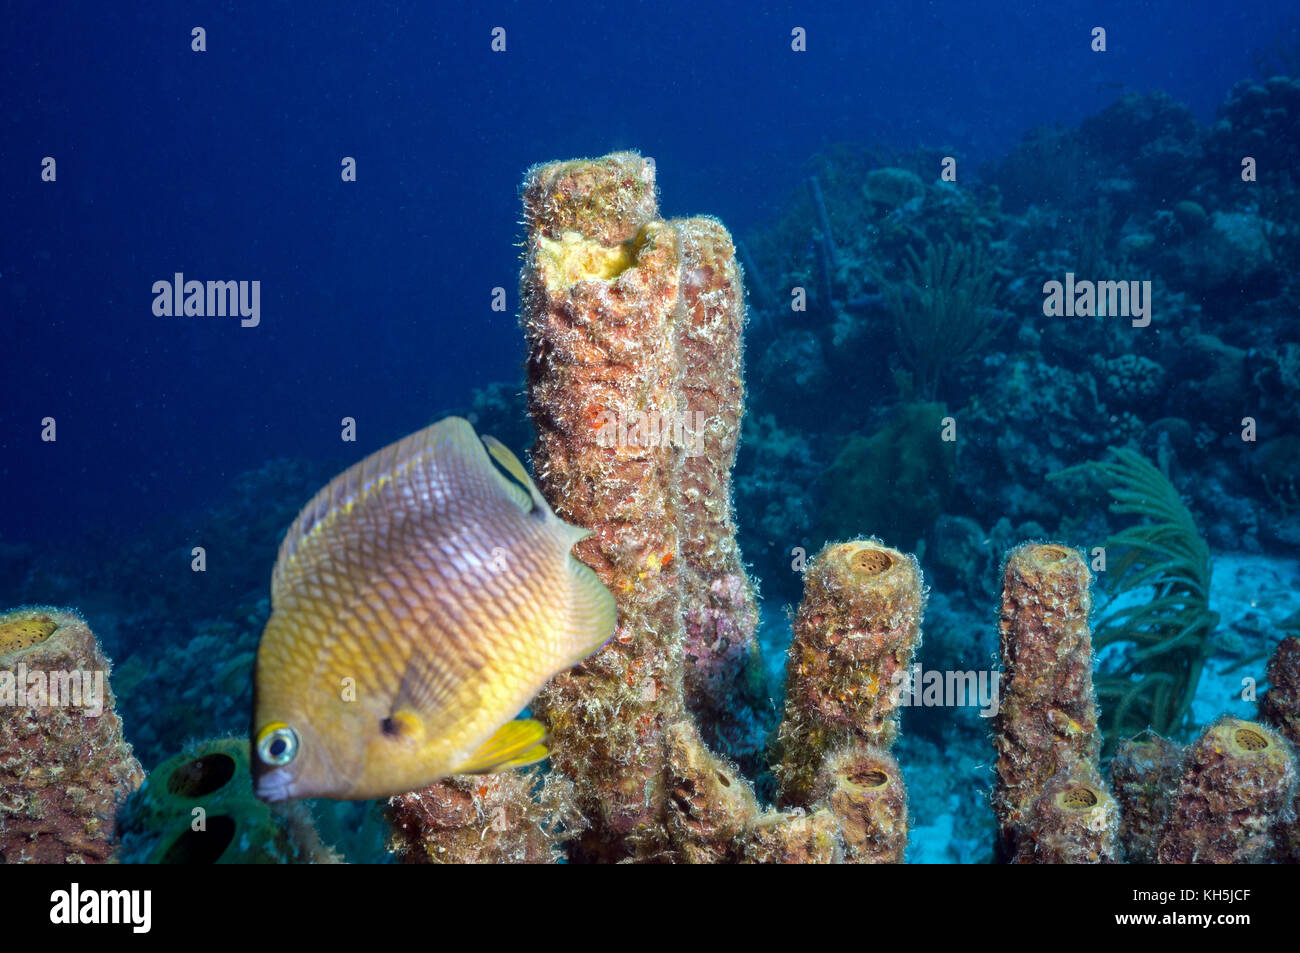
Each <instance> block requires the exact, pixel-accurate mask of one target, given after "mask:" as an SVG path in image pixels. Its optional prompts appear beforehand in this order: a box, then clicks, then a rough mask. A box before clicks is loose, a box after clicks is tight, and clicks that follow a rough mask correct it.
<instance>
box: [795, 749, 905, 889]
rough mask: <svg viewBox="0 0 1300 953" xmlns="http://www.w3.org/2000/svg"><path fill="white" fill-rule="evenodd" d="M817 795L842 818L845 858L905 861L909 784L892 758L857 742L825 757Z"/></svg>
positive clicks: (866, 861)
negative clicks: (905, 782)
mask: <svg viewBox="0 0 1300 953" xmlns="http://www.w3.org/2000/svg"><path fill="white" fill-rule="evenodd" d="M813 798H814V799H815V800H816V801H817V802H818V803H822V804H825V805H826V806H827V807H828V808H829V809H830V811H831V813H832V814H834V815H835V817H836V818H837V819H838V820H839V825H840V838H841V839H842V841H843V843H844V860H845V861H846V862H847V863H851V864H901V863H902V862H903V853H904V851H906V849H907V788H906V787H905V786H904V784H903V775H902V772H900V771H899V769H898V762H897V761H895V760H894V758H893V756H892V755H890V754H889V753H888V752H886V751H882V750H880V749H879V748H871V747H867V746H866V745H859V744H854V745H850V746H848V747H847V748H844V749H843V750H841V751H837V752H836V753H834V754H832V755H831V756H830V757H829V758H827V759H826V761H825V763H824V764H823V765H822V770H821V773H820V774H819V775H818V776H817V782H816V784H815V785H814V788H813Z"/></svg>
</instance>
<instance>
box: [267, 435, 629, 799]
mask: <svg viewBox="0 0 1300 953" xmlns="http://www.w3.org/2000/svg"><path fill="white" fill-rule="evenodd" d="M489 454H490V456H489ZM493 459H495V461H496V462H497V463H498V464H499V465H500V467H501V469H497V468H496V467H494V466H493V463H492V460H493ZM587 535H589V534H588V532H587V531H586V530H584V529H582V528H580V527H577V526H572V525H570V524H568V523H565V522H564V521H562V520H561V519H559V518H558V517H557V516H556V515H555V514H554V513H553V512H552V511H551V508H550V506H549V505H548V504H547V502H546V500H545V499H543V498H542V496H541V494H540V493H538V491H537V488H536V487H535V486H533V482H532V480H531V479H530V478H529V476H528V474H527V472H526V471H525V470H524V468H523V466H522V465H521V464H520V462H519V461H518V459H516V458H515V456H514V455H513V454H511V453H510V451H509V450H507V449H506V448H505V447H504V446H502V445H501V444H500V443H498V442H497V441H495V440H492V438H490V437H489V438H485V439H484V440H482V441H480V440H479V438H478V435H477V434H475V433H474V428H473V427H471V426H470V424H469V422H468V421H465V420H462V419H460V418H459V417H449V418H447V419H446V420H442V421H440V422H438V423H436V424H434V425H433V426H431V427H427V428H426V429H424V430H422V431H420V432H418V433H415V434H412V435H411V436H409V437H407V438H405V439H404V440H401V441H399V442H398V443H395V444H393V445H392V446H389V447H386V448H385V449H383V450H380V451H379V452H377V453H374V454H372V455H371V456H369V457H367V458H366V459H365V460H363V461H361V462H360V463H358V464H357V465H356V466H354V467H352V468H351V469H349V470H347V471H346V472H345V473H343V474H342V475H341V476H338V477H336V478H335V479H334V480H333V481H331V482H330V484H329V485H328V486H327V487H325V489H323V490H321V491H320V492H319V493H318V494H317V495H316V497H315V498H314V499H313V500H312V501H311V502H310V503H308V504H307V506H306V508H305V509H304V510H303V512H302V513H301V514H300V515H299V517H298V519H297V520H296V521H295V522H294V524H293V525H292V526H291V527H290V528H289V530H288V532H287V533H286V534H285V539H284V543H283V544H282V545H281V547H280V555H279V558H278V560H277V561H276V564H275V570H274V572H273V574H272V577H271V604H272V611H271V618H270V619H269V620H268V621H267V624H266V631H265V632H264V633H263V635H262V641H261V644H260V645H259V647H258V653H257V679H256V700H255V708H256V711H255V713H254V732H255V734H254V739H253V745H254V751H255V754H256V760H255V764H254V770H255V773H256V777H257V792H258V794H259V795H260V796H262V797H264V798H266V799H268V800H272V801H278V800H283V799H286V798H291V797H322V796H324V797H335V798H353V799H357V798H372V797H384V796H389V795H394V794H401V793H404V792H407V791H412V790H415V789H417V788H421V787H424V786H426V785H428V784H430V783H432V782H433V781H436V780H438V779H440V778H443V777H446V776H447V775H449V774H453V773H459V772H481V771H492V770H498V769H502V768H507V767H512V766H517V765H526V764H531V763H534V762H536V761H539V760H541V759H542V758H544V757H545V756H546V753H547V749H546V746H545V745H544V744H543V743H542V742H543V740H544V737H545V729H544V728H543V727H542V726H541V725H540V724H539V723H538V722H536V721H533V720H531V719H522V720H518V721H510V719H511V718H513V717H514V716H515V715H517V714H518V713H519V711H520V710H521V709H522V708H523V707H524V706H525V705H527V704H528V702H529V701H530V700H531V699H532V697H533V696H534V695H535V694H536V693H537V691H538V689H540V688H541V687H542V685H543V684H545V683H546V680H547V679H549V678H550V677H551V676H552V675H554V674H555V673H556V672H558V671H561V670H562V669H565V668H568V667H569V666H571V665H573V664H575V663H576V662H578V661H580V660H581V659H583V658H585V657H586V656H587V655H589V654H591V652H593V651H595V650H596V649H597V648H599V647H600V646H601V645H602V644H603V643H604V642H605V641H606V640H607V639H608V638H609V637H610V635H611V634H612V633H613V631H614V612H615V606H614V600H613V598H612V597H611V596H610V593H609V591H608V590H607V589H606V588H605V587H604V586H603V585H601V583H600V580H598V579H597V578H596V576H595V574H593V573H592V571H591V570H590V569H589V568H588V567H587V566H585V565H583V564H582V563H580V562H578V561H577V560H576V559H574V558H573V555H572V554H571V553H570V549H571V547H572V546H573V544H574V543H576V542H578V541H580V540H582V539H583V538H584V537H586V536H587Z"/></svg>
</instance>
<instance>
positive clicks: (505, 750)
mask: <svg viewBox="0 0 1300 953" xmlns="http://www.w3.org/2000/svg"><path fill="white" fill-rule="evenodd" d="M545 742H546V726H545V725H543V724H542V723H541V722H540V721H536V720H534V719H532V718H519V719H516V720H515V721H507V722H506V723H505V724H504V725H502V726H501V727H500V728H498V729H497V730H496V733H495V734H494V735H492V737H491V738H489V739H488V740H487V741H485V742H484V743H483V745H482V747H480V748H479V749H478V750H477V751H475V752H474V753H473V754H472V755H470V757H469V760H468V761H466V762H465V763H464V764H461V765H457V766H456V770H455V772H454V773H455V774H490V773H492V772H494V771H505V770H507V769H508V768H522V767H525V766H527V765H530V764H536V763H537V762H539V761H542V760H544V759H545V758H546V756H547V755H548V754H549V753H550V752H549V751H548V750H547V748H546V744H545Z"/></svg>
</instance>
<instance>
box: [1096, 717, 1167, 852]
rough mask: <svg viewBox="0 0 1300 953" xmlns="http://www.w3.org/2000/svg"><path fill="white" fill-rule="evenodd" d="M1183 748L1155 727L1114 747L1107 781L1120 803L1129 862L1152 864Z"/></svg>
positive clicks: (1124, 847)
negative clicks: (1156, 731) (1108, 780)
mask: <svg viewBox="0 0 1300 953" xmlns="http://www.w3.org/2000/svg"><path fill="white" fill-rule="evenodd" d="M1182 761H1183V751H1182V749H1181V748H1180V747H1179V746H1178V745H1176V744H1174V743H1173V742H1172V741H1170V740H1169V739H1167V738H1162V737H1161V736H1160V735H1158V734H1156V733H1155V732H1154V731H1149V730H1148V731H1144V732H1142V734H1140V735H1138V736H1137V737H1136V738H1129V739H1128V740H1127V741H1124V742H1122V743H1121V744H1120V745H1119V747H1118V748H1116V749H1115V757H1114V758H1112V759H1111V762H1110V784H1111V787H1112V788H1113V789H1114V791H1115V799H1116V800H1117V801H1118V802H1119V805H1120V825H1119V836H1120V844H1121V845H1122V847H1123V853H1124V859H1125V860H1126V861H1127V862H1128V863H1130V864H1154V863H1155V862H1156V848H1157V847H1158V846H1159V844H1160V831H1161V828H1163V827H1164V824H1165V818H1166V816H1167V815H1168V813H1169V804H1170V802H1171V801H1172V799H1173V796H1174V791H1175V790H1176V789H1177V787H1178V778H1179V774H1180V773H1181V771H1182Z"/></svg>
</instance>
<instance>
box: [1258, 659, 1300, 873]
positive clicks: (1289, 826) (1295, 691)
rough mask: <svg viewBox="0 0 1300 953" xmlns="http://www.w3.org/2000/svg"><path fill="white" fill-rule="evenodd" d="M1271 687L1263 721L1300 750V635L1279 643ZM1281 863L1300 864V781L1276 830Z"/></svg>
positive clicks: (1263, 702)
mask: <svg viewBox="0 0 1300 953" xmlns="http://www.w3.org/2000/svg"><path fill="white" fill-rule="evenodd" d="M1268 683H1269V689H1268V692H1267V693H1265V695H1264V697H1263V698H1262V699H1261V700H1260V703H1259V717H1260V720H1261V721H1263V722H1265V723H1267V724H1269V725H1271V726H1273V727H1274V728H1276V729H1277V731H1278V733H1279V734H1281V735H1282V737H1284V738H1286V740H1287V741H1289V742H1291V745H1292V747H1293V748H1294V749H1295V750H1296V751H1297V752H1300V638H1297V637H1296V636H1294V635H1289V636H1287V637H1286V638H1284V639H1283V640H1282V641H1281V642H1279V643H1278V645H1277V648H1276V649H1274V650H1273V657H1272V658H1270V659H1269V660H1268ZM1274 836H1275V839H1276V840H1277V847H1276V850H1275V852H1274V859H1275V860H1276V861H1277V862H1278V863H1289V864H1300V784H1298V785H1296V794H1295V799H1294V801H1293V802H1292V804H1291V810H1290V811H1288V812H1286V813H1285V814H1284V815H1283V817H1282V818H1280V819H1279V821H1278V825H1277V830H1276V831H1275V832H1274Z"/></svg>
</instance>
